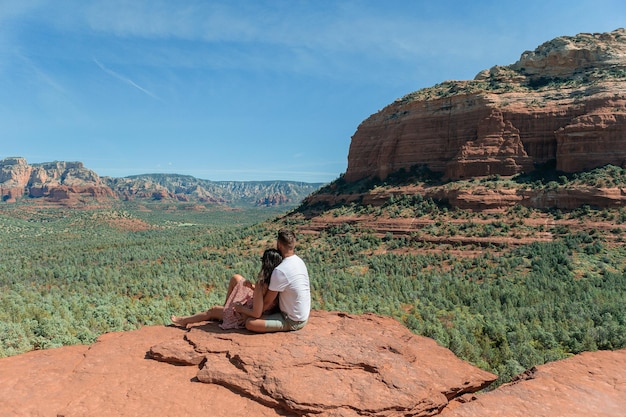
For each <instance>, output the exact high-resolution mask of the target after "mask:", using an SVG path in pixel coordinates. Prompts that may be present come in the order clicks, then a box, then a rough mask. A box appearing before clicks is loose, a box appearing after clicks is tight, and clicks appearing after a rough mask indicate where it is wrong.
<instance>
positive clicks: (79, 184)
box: [0, 157, 323, 207]
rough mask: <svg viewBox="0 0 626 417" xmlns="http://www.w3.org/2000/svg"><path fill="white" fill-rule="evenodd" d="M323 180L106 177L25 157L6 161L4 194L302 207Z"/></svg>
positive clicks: (11, 197) (2, 165) (72, 200)
mask: <svg viewBox="0 0 626 417" xmlns="http://www.w3.org/2000/svg"><path fill="white" fill-rule="evenodd" d="M322 185H323V184H322V183H305V182H297V181H209V180H203V179H199V178H195V177H192V176H189V175H178V174H145V175H134V176H129V177H123V178H113V177H100V176H98V174H96V173H95V172H94V171H93V170H90V169H88V168H85V166H84V165H83V163H82V162H63V161H54V162H46V163H37V164H28V163H27V161H26V159H25V158H20V157H12V158H6V159H4V160H0V197H1V199H2V201H4V202H7V203H11V202H16V201H18V200H23V199H39V198H40V199H43V201H49V202H56V203H62V204H65V205H70V206H71V205H73V204H80V203H84V202H88V201H91V200H93V199H95V200H106V199H120V200H126V201H131V200H151V201H162V200H165V201H167V200H171V201H180V202H197V203H202V204H221V205H225V206H234V207H239V206H242V207H244V206H268V207H269V206H283V205H284V206H296V205H297V204H299V203H300V202H301V201H302V200H303V199H304V198H305V197H306V196H308V195H309V194H311V193H312V192H314V191H316V190H317V189H319V188H320V187H321V186H322Z"/></svg>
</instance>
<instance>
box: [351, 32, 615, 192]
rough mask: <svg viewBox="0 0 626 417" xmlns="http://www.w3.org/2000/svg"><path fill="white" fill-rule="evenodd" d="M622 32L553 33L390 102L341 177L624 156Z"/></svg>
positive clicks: (369, 125) (364, 128)
mask: <svg viewBox="0 0 626 417" xmlns="http://www.w3.org/2000/svg"><path fill="white" fill-rule="evenodd" d="M625 122H626V30H625V29H618V30H615V31H613V32H610V33H602V34H585V33H583V34H579V35H576V36H573V37H568V36H564V37H559V38H556V39H554V40H552V41H550V42H546V43H544V44H543V45H541V46H539V47H538V48H537V49H536V50H535V51H532V52H529V51H527V52H524V53H523V54H522V56H521V58H520V60H519V61H518V62H516V63H515V64H512V65H510V66H506V67H500V66H496V67H493V68H491V69H490V70H485V71H482V72H481V73H479V74H478V75H477V76H476V77H475V79H474V80H471V81H447V82H444V83H442V84H439V85H437V86H435V87H432V88H427V89H423V90H420V91H417V92H414V93H411V94H408V95H406V96H405V97H403V98H401V99H398V100H396V101H395V102H394V103H392V104H390V105H389V106H387V107H385V108H384V109H382V110H381V111H379V112H378V113H376V114H374V115H372V116H370V117H369V118H368V119H366V120H365V121H363V122H362V123H361V125H360V126H359V127H358V129H357V131H356V133H355V134H354V136H353V137H352V142H351V144H350V151H349V155H348V169H347V171H346V174H345V179H346V180H347V181H356V180H359V179H363V178H368V177H378V178H380V179H385V178H386V177H387V176H388V175H389V174H391V173H393V172H395V171H398V170H401V169H405V170H409V169H410V168H411V167H413V166H415V165H425V166H428V168H429V169H430V170H432V171H434V172H442V173H444V174H445V176H446V177H447V178H450V179H461V178H469V177H476V176H486V175H496V174H499V175H513V174H517V173H521V172H530V171H532V170H533V169H534V168H535V166H537V165H540V164H544V163H546V162H549V161H556V168H557V170H560V171H564V172H577V171H582V170H588V169H592V168H596V167H599V166H603V165H606V164H613V165H617V166H623V165H624V163H625V162H626V140H624V138H625V137H626V123H625Z"/></svg>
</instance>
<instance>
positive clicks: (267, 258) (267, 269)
mask: <svg viewBox="0 0 626 417" xmlns="http://www.w3.org/2000/svg"><path fill="white" fill-rule="evenodd" d="M282 261H283V257H282V256H281V255H280V252H278V250H276V249H266V250H265V252H263V257H262V258H261V272H259V277H258V280H259V282H264V283H265V284H267V285H269V283H270V278H271V277H272V271H274V268H276V267H277V266H278V264H280V263H281V262H282Z"/></svg>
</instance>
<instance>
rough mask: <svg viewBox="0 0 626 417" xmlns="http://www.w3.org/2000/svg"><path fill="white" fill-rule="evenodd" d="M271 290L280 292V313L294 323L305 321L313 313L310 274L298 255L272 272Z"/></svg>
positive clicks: (286, 259)
mask: <svg viewBox="0 0 626 417" xmlns="http://www.w3.org/2000/svg"><path fill="white" fill-rule="evenodd" d="M269 289H270V290H272V291H277V292H279V293H280V294H279V296H278V302H279V306H280V311H282V312H283V313H285V314H286V315H287V317H289V318H290V319H291V320H294V321H304V320H307V319H308V318H309V312H310V311H311V289H310V287H309V272H308V271H307V269H306V265H305V264H304V261H302V259H300V257H299V256H298V255H291V256H288V257H287V258H285V259H283V261H282V262H281V263H280V265H278V266H277V267H276V269H274V272H272V278H271V281H270V286H269Z"/></svg>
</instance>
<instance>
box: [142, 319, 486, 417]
mask: <svg viewBox="0 0 626 417" xmlns="http://www.w3.org/2000/svg"><path fill="white" fill-rule="evenodd" d="M181 342H182V340H179V341H177V342H176V344H175V345H173V344H172V342H171V341H168V342H167V343H165V344H163V345H156V346H153V347H152V348H151V349H150V356H151V357H153V358H155V359H158V360H163V361H166V362H171V363H174V364H181V363H185V362H187V363H189V364H192V365H195V364H197V363H198V362H201V364H202V365H201V367H200V369H199V371H198V374H197V378H198V380H200V381H202V382H206V383H211V384H218V385H222V386H225V387H228V388H230V389H232V390H233V391H235V392H238V393H240V394H241V395H243V396H245V397H248V398H254V399H256V400H257V401H259V402H260V403H262V404H266V405H268V406H270V407H274V408H277V409H280V410H283V411H284V412H288V413H291V414H295V415H303V414H307V415H308V414H315V415H318V414H322V415H369V416H402V415H415V416H427V415H434V414H437V413H439V410H441V409H443V408H444V407H445V406H446V405H447V404H448V401H449V400H450V399H452V398H455V397H457V396H459V395H462V394H463V393H468V392H476V391H478V390H480V389H481V388H483V387H485V386H487V385H489V384H490V383H491V382H493V381H494V380H495V379H496V376H495V375H493V374H490V373H488V372H485V371H483V370H480V369H478V368H476V367H474V366H472V365H470V364H468V363H466V362H464V361H462V360H460V359H458V358H457V357H456V356H454V354H452V352H450V351H449V350H448V349H445V348H443V347H441V346H439V345H437V344H436V343H435V342H434V341H433V340H432V339H428V338H425V337H420V336H416V335H414V334H412V333H410V332H409V331H408V330H407V329H406V328H405V327H403V326H402V325H400V324H399V323H398V322H397V321H395V320H393V319H391V318H385V317H381V316H377V315H373V314H365V315H361V316H351V315H347V314H342V313H330V312H323V311H316V312H313V314H312V317H311V319H310V322H309V324H307V326H306V327H305V328H304V329H303V330H301V331H298V332H290V333H277V334H270V335H250V334H246V333H242V332H224V331H222V330H220V328H219V327H218V326H217V325H216V324H208V325H205V326H201V327H196V328H192V329H191V330H190V331H189V332H188V333H187V334H186V336H185V343H181ZM201 357H202V359H201Z"/></svg>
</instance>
